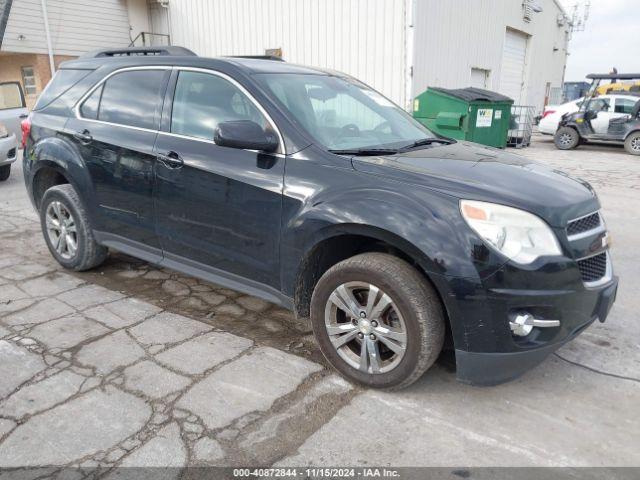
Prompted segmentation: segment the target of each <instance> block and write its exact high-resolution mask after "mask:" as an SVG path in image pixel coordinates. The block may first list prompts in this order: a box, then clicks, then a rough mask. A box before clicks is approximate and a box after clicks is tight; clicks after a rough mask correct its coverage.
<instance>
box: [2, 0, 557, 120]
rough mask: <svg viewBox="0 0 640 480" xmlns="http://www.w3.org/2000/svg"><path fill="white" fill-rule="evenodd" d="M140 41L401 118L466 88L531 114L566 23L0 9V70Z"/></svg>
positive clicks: (526, 13) (377, 1) (374, 6)
mask: <svg viewBox="0 0 640 480" xmlns="http://www.w3.org/2000/svg"><path fill="white" fill-rule="evenodd" d="M3 4H4V12H3V8H2V5H3ZM12 4H13V6H11V5H12ZM43 6H48V7H47V9H48V19H47V20H48V21H45V18H44V16H43ZM3 13H4V15H3ZM3 17H4V28H3ZM47 25H48V27H49V41H48V40H47V28H45V27H46V26H47ZM141 32H153V33H156V34H165V35H169V36H170V37H154V38H153V39H152V40H151V41H152V42H160V43H161V42H164V41H165V40H166V39H167V38H170V41H171V43H172V44H173V45H181V46H184V47H187V48H190V49H192V50H194V51H195V52H196V53H198V54H199V55H204V56H218V55H264V54H265V53H266V52H268V51H269V52H271V51H277V52H281V54H282V57H283V58H284V59H285V60H287V61H290V62H294V63H301V64H307V65H315V66H320V67H325V68H332V69H336V70H340V71H343V72H346V73H349V74H351V75H353V76H355V77H357V78H359V79H361V80H363V81H365V82H366V83H368V84H370V85H371V86H373V87H374V88H376V89H377V90H380V91H381V92H383V93H384V94H386V95H387V96H388V97H390V98H391V99H393V100H394V101H395V102H396V103H398V104H400V105H403V106H405V107H407V108H409V107H410V105H411V101H412V99H413V97H414V96H415V95H417V94H419V93H421V92H423V91H424V90H425V89H426V88H427V86H439V87H445V88H461V87H468V86H476V87H481V88H487V89H490V90H495V91H498V92H500V93H503V94H505V95H508V96H510V97H512V98H513V99H514V100H515V103H516V104H521V105H533V106H535V107H536V109H537V110H541V109H542V106H543V105H544V104H545V101H546V99H547V98H549V97H550V96H551V95H553V94H554V92H559V91H560V89H561V86H562V81H563V75H564V67H565V62H566V57H567V42H568V37H569V22H568V20H567V16H566V14H565V12H564V11H563V10H562V7H561V6H560V5H559V3H558V2H557V0H101V1H99V2H98V1H89V0H0V65H2V63H5V65H7V64H8V59H7V57H6V56H5V57H3V56H2V55H3V52H7V53H5V54H4V55H8V52H12V53H13V54H14V55H15V54H16V52H22V53H35V54H38V55H47V54H51V55H53V57H54V58H57V57H56V56H60V59H61V60H62V59H64V58H65V57H62V56H67V55H79V54H81V53H83V52H85V51H88V50H92V49H96V48H100V47H118V46H127V45H128V44H129V43H130V42H131V40H133V39H136V37H138V35H139V34H140V33H141ZM140 40H141V39H140V37H138V41H137V44H140ZM145 40H146V42H147V43H149V38H148V37H147V38H145ZM54 63H55V62H54ZM1 70H2V68H0V77H1V76H2V74H1ZM36 70H37V69H36ZM40 70H41V69H40ZM45 83H46V82H45Z"/></svg>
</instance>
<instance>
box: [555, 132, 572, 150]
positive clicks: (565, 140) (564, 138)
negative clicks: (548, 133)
mask: <svg viewBox="0 0 640 480" xmlns="http://www.w3.org/2000/svg"><path fill="white" fill-rule="evenodd" d="M572 142H573V137H571V135H569V134H568V133H562V134H560V137H559V138H558V143H559V144H560V145H562V146H565V147H566V146H569V145H571V143H572Z"/></svg>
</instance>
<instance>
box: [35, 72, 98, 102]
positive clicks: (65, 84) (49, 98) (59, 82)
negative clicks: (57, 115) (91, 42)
mask: <svg viewBox="0 0 640 480" xmlns="http://www.w3.org/2000/svg"><path fill="white" fill-rule="evenodd" d="M91 72H92V70H78V69H72V70H71V69H64V70H58V72H57V73H56V74H55V75H54V77H53V78H52V79H51V81H50V82H49V83H48V84H47V86H46V87H45V89H44V91H43V92H42V93H41V94H40V97H39V98H38V101H37V102H36V106H35V107H34V108H33V109H34V110H41V109H43V108H44V107H46V106H47V105H49V104H50V103H51V102H53V101H54V100H55V99H56V98H58V97H60V96H61V95H63V94H64V93H65V92H66V91H67V90H69V89H70V88H71V87H73V86H74V85H75V84H76V83H78V82H79V81H80V80H82V79H83V78H84V77H86V76H87V75H89V74H90V73H91Z"/></svg>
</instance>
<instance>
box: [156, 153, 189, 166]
mask: <svg viewBox="0 0 640 480" xmlns="http://www.w3.org/2000/svg"><path fill="white" fill-rule="evenodd" d="M158 160H160V162H162V163H163V164H164V165H165V166H166V167H167V168H180V167H182V166H183V165H184V160H182V157H181V156H180V155H179V154H178V153H176V152H174V151H173V150H172V151H170V152H167V153H159V154H158Z"/></svg>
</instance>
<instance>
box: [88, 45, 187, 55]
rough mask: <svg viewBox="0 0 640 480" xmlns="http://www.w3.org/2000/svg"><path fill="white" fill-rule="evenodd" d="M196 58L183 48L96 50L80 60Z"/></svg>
mask: <svg viewBox="0 0 640 480" xmlns="http://www.w3.org/2000/svg"><path fill="white" fill-rule="evenodd" d="M160 55H162V56H176V57H181V56H194V57H195V56H197V55H196V54H195V53H194V52H192V51H191V50H189V49H188V48H184V47H169V46H162V47H130V48H113V49H109V50H96V51H93V52H89V53H85V54H84V55H82V57H80V58H101V57H136V56H142V57H144V56H160Z"/></svg>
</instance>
